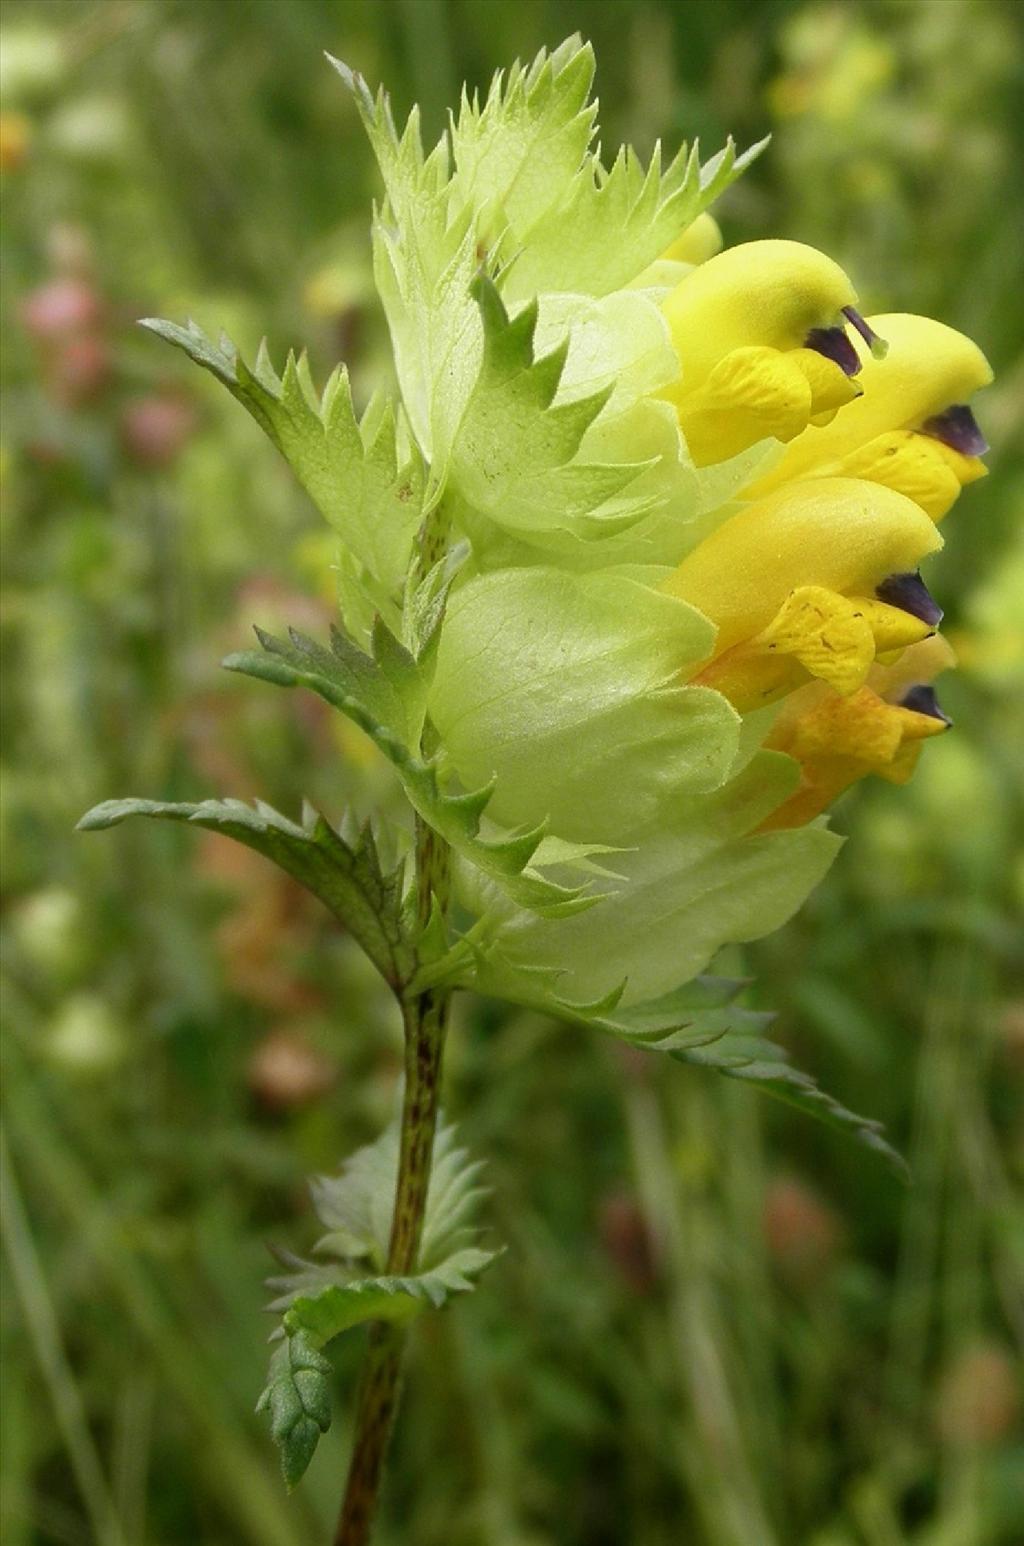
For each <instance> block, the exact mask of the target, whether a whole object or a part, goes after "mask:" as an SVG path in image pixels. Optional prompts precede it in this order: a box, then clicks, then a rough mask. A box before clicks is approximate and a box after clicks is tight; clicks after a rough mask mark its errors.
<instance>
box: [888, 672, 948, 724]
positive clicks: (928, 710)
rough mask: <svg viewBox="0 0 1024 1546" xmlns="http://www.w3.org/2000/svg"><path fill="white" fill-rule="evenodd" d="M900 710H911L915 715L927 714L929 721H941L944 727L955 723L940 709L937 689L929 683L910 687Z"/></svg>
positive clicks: (901, 702)
mask: <svg viewBox="0 0 1024 1546" xmlns="http://www.w3.org/2000/svg"><path fill="white" fill-rule="evenodd" d="M900 708H903V709H910V710H912V712H913V713H915V714H927V716H928V718H929V719H939V720H941V721H942V723H943V724H944V725H951V724H952V723H953V721H952V720H951V719H950V717H949V715H948V714H946V713H944V712H943V710H942V708H941V707H940V705H939V700H938V698H937V697H936V694H935V688H934V687H932V686H931V684H930V683H929V682H917V683H915V685H914V686H913V687H908V688H907V690H906V692H905V693H904V694H903V697H902V698H901V699H900Z"/></svg>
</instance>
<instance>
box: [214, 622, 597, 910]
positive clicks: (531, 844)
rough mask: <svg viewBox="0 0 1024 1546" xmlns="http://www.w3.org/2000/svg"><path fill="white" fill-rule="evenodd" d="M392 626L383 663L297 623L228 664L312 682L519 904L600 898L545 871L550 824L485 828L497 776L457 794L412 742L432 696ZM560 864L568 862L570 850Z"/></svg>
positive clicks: (581, 903) (567, 905) (436, 822)
mask: <svg viewBox="0 0 1024 1546" xmlns="http://www.w3.org/2000/svg"><path fill="white" fill-rule="evenodd" d="M385 634H386V630H383V629H378V656H377V660H376V661H375V660H373V659H371V658H370V657H369V656H366V655H362V654H361V652H359V651H358V650H356V648H355V646H354V645H353V644H351V643H350V641H348V640H345V639H343V638H342V637H341V636H340V635H335V637H334V640H333V641H332V644H333V647H332V649H331V650H327V649H324V648H323V646H322V645H318V644H316V643H314V642H313V641H312V640H311V639H307V638H305V637H304V636H303V635H302V634H299V633H296V632H294V631H293V632H292V633H291V635H290V637H289V640H288V641H287V642H286V641H284V640H281V639H275V638H272V637H271V636H270V635H269V634H264V633H260V634H259V640H260V643H261V645H262V646H263V649H262V651H259V652H257V651H248V652H245V653H241V654H237V655H230V656H229V657H228V659H227V660H226V661H225V662H224V664H225V666H226V667H227V668H228V669H229V670H231V671H240V672H242V673H244V674H245V675H247V676H254V677H257V678H258V679H260V680H261V681H265V682H272V683H274V684H275V685H276V686H279V687H308V688H310V689H311V690H312V691H313V692H315V693H318V694H319V696H320V697H322V698H324V699H325V700H326V701H327V702H328V703H330V704H332V705H333V706H334V707H335V708H337V709H340V710H341V712H342V713H343V714H346V715H347V716H348V717H349V718H350V719H351V720H352V721H353V722H354V723H355V724H357V725H358V726H359V727H360V729H362V730H364V731H365V732H366V734H367V735H368V736H370V738H371V739H372V740H373V741H374V743H375V744H376V745H377V746H378V747H379V749H380V750H381V751H382V752H383V753H384V755H385V757H386V758H387V759H388V761H389V762H390V763H391V765H392V767H393V768H394V770H395V772H396V773H397V775H398V777H399V780H400V781H401V784H402V787H403V789H404V790H405V793H406V795H407V796H408V798H409V802H410V804H411V805H412V806H413V808H414V810H415V811H416V812H417V813H418V814H419V815H420V816H421V817H422V819H423V820H424V821H425V822H427V823H428V825H430V826H431V827H433V829H434V830H435V831H436V832H438V833H439V834H440V835H441V837H443V838H444V839H445V841H446V842H447V843H449V844H450V845H451V847H452V848H453V849H454V850H455V852H456V853H457V854H458V855H460V856H461V857H462V858H463V859H464V860H465V861H466V862H467V863H468V864H470V865H472V866H474V867H475V868H477V869H479V870H480V871H481V872H482V873H483V874H484V875H486V876H488V877H489V878H490V879H491V880H492V881H494V882H495V883H496V884H497V886H498V887H499V888H500V890H501V891H502V892H503V893H504V894H505V895H507V896H508V897H509V898H510V899H512V900H514V901H515V902H516V903H517V904H518V905H519V906H521V907H524V908H528V909H531V910H533V911H535V912H536V913H537V914H538V916H541V917H545V918H561V917H567V916H569V915H571V914H572V913H575V912H579V911H581V910H582V909H584V908H586V907H589V906H591V905H592V904H593V902H594V901H595V900H596V898H595V897H594V896H592V895H586V894H584V892H585V887H584V886H582V885H571V884H564V883H562V882H561V881H556V880H554V879H551V878H549V877H547V876H545V875H543V874H542V873H541V868H542V867H543V866H544V865H545V864H550V863H551V862H552V860H551V859H550V857H549V854H548V853H546V851H545V847H544V836H545V829H544V826H543V824H539V825H537V826H535V827H533V828H530V829H528V830H526V831H517V832H508V831H502V830H501V829H495V830H494V831H493V832H491V831H485V830H484V828H483V827H482V820H483V817H484V812H485V810H486V808H487V806H488V804H489V802H490V800H491V797H492V795H493V793H494V787H493V783H488V784H487V785H485V786H483V787H481V788H478V789H474V790H470V791H468V792H450V791H449V790H447V789H446V788H445V785H444V770H443V763H442V761H441V759H440V758H438V757H423V756H421V755H420V753H419V752H418V751H414V750H412V749H411V747H413V746H416V745H417V744H418V739H419V737H418V734H417V735H415V736H410V735H409V734H408V733H405V734H402V733H400V732H399V731H396V729H395V724H396V722H397V721H398V719H400V718H401V716H402V713H403V712H404V711H405V707H406V706H407V704H408V702H409V701H413V702H415V703H416V704H417V705H418V714H419V713H421V712H422V706H423V703H424V701H425V699H424V696H423V695H422V694H421V692H420V688H421V686H422V682H421V679H420V678H419V677H417V676H416V675H415V672H414V667H415V664H416V663H415V662H414V661H413V658H412V656H411V655H409V654H408V653H407V652H405V651H404V650H403V649H402V647H401V646H400V645H398V643H397V641H395V640H391V642H390V644H388V645H387V646H386V652H385V647H384V646H383V644H382V640H383V638H384V636H385ZM385 660H389V661H390V662H391V663H390V664H384V663H383V662H384V661H385ZM406 677H409V678H410V679H411V681H412V686H411V687H410V688H408V689H407V690H406V693H407V695H406V696H403V693H396V691H395V683H396V681H401V680H404V679H405V678H406ZM417 717H418V715H417ZM557 862H558V863H559V864H560V865H561V864H564V855H563V854H561V853H560V854H559V856H558V860H557Z"/></svg>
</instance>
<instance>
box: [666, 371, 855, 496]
mask: <svg viewBox="0 0 1024 1546" xmlns="http://www.w3.org/2000/svg"><path fill="white" fill-rule="evenodd" d="M808 352H810V351H808ZM837 368H838V367H837ZM840 374H842V372H840ZM812 405H813V396H812V390H811V385H810V383H809V381H808V379H807V376H806V374H805V373H804V371H802V370H801V369H800V367H799V365H798V364H797V363H796V362H795V361H794V360H793V357H792V355H790V354H782V353H780V352H779V350H778V349H769V348H765V347H763V346H757V345H750V346H748V347H746V348H743V349H734V350H733V351H732V353H731V354H727V355H726V356H725V359H723V360H721V361H719V363H718V364H717V365H716V366H715V368H714V370H713V371H712V372H711V374H710V376H709V377H708V379H707V381H706V382H705V384H704V385H703V386H702V387H701V388H699V389H698V390H697V391H695V392H691V393H689V395H688V396H686V397H685V398H684V399H683V401H682V402H681V403H680V404H679V405H678V412H679V425H680V428H681V429H682V431H683V434H684V436H685V437H686V444H687V447H688V448H689V451H690V455H691V456H692V457H693V460H694V462H695V463H696V465H697V466H698V467H706V466H707V465H708V464H709V463H711V462H724V461H725V460H726V459H727V458H728V457H730V456H736V455H737V454H738V453H739V452H740V451H745V450H746V449H747V447H748V446H752V445H755V444H756V443H757V441H759V440H765V439H767V438H768V437H769V436H773V437H774V438H775V439H776V440H782V441H786V440H792V438H793V436H794V435H798V434H799V433H800V431H801V430H802V429H803V428H804V426H805V425H806V423H807V421H808V419H809V417H810V414H811V409H812Z"/></svg>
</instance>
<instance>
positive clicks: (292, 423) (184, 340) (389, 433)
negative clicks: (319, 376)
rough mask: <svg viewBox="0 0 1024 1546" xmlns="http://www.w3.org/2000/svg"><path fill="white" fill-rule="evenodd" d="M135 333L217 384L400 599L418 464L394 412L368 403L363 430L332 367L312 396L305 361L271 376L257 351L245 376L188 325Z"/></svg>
mask: <svg viewBox="0 0 1024 1546" xmlns="http://www.w3.org/2000/svg"><path fill="white" fill-rule="evenodd" d="M142 326H143V327H146V328H149V330H150V331H151V332H153V333H156V334H157V336H158V337H160V338H164V339H166V340H167V342H168V343H170V344H173V345H174V346H175V347H176V348H178V349H183V350H184V351H185V353H186V354H187V355H189V357H190V358H191V359H193V360H195V362H196V364H197V365H201V366H202V367H203V368H204V369H205V370H208V371H210V372H211V374H212V375H214V376H216V377H217V379H218V380H219V381H222V382H223V383H224V385H225V386H226V387H227V388H228V390H229V391H230V392H231V393H232V395H233V396H234V397H236V398H237V399H238V401H239V402H240V403H242V404H243V406H244V407H246V408H247V409H248V410H249V412H250V413H251V414H252V416H253V418H254V419H255V420H256V421H257V423H258V424H260V425H261V427H262V428H263V429H264V430H265V431H266V433H267V435H269V437H270V439H271V440H272V441H273V442H274V444H275V445H276V446H277V448H278V450H279V451H281V453H282V454H283V455H284V457H285V458H286V460H287V461H288V462H289V464H290V465H291V467H292V470H293V471H294V473H295V475H296V477H297V478H298V480H299V482H300V483H301V484H302V486H303V488H304V489H305V490H306V492H307V493H308V494H309V496H310V498H311V499H312V501H313V503H314V504H315V505H316V506H317V508H318V509H319V510H320V512H321V514H322V515H324V516H325V518H326V519H327V521H328V522H329V523H330V525H331V526H332V527H333V528H334V530H335V531H336V532H337V533H338V536H339V537H340V538H341V540H342V542H343V544H344V545H345V547H346V548H347V549H348V550H349V552H351V553H352V554H353V555H354V557H355V558H356V559H357V560H358V561H359V563H360V564H362V565H363V566H364V567H365V568H366V569H367V570H368V571H369V573H370V574H371V575H372V576H373V578H374V579H375V580H376V581H377V583H378V584H379V585H381V586H383V587H385V589H387V590H389V591H393V590H395V589H400V587H401V585H402V582H403V580H404V578H405V574H406V571H407V569H408V566H409V558H410V554H411V551H412V543H413V539H414V537H415V535H416V531H417V529H418V527H419V525H420V522H421V520H422V516H423V498H424V481H425V473H424V466H423V462H422V458H421V457H420V456H419V453H418V452H417V451H416V449H415V447H414V446H413V445H412V443H411V442H410V440H409V437H408V435H407V434H405V433H404V432H403V430H402V426H401V423H400V422H399V421H398V420H397V419H396V416H395V411H394V408H393V407H392V405H391V404H390V403H389V402H387V400H386V399H384V398H376V399H374V400H373V401H372V402H371V403H370V404H369V406H368V407H367V409H366V411H365V413H364V414H363V417H362V419H361V420H359V419H357V417H356V413H355V409H354V407H353V404H352V393H351V389H350V387H349V380H348V372H347V371H346V369H345V367H344V366H343V365H341V366H338V368H337V369H336V370H335V371H334V374H333V375H332V376H331V378H330V380H329V381H328V383H327V386H326V387H325V389H324V393H323V396H322V398H321V397H319V396H318V394H317V392H316V389H315V387H314V386H313V382H312V378H311V377H310V374H309V365H308V362H307V360H306V356H305V355H304V354H303V355H300V356H299V358H298V359H296V357H295V356H294V355H293V354H289V356H288V360H287V363H286V365H285V369H284V374H283V376H278V374H277V372H276V371H275V370H274V368H273V366H272V365H271V364H270V360H269V358H268V356H267V354H266V351H265V349H261V351H260V354H259V356H258V358H257V360H256V364H255V366H254V367H253V368H251V369H250V367H249V366H247V365H246V363H245V361H244V360H243V359H242V357H241V355H240V354H239V353H238V350H237V349H236V348H235V346H234V344H233V343H232V342H231V340H230V339H228V338H222V340H221V343H220V345H219V346H218V345H216V344H214V343H212V342H211V340H210V339H209V338H207V336H206V335H205V333H203V331H202V329H201V328H198V327H197V326H196V324H195V323H194V322H190V323H189V324H188V326H187V327H179V326H177V324H176V323H173V322H162V321H159V320H157V319H156V318H152V317H147V318H146V319H145V320H144V321H143V323H142Z"/></svg>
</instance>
